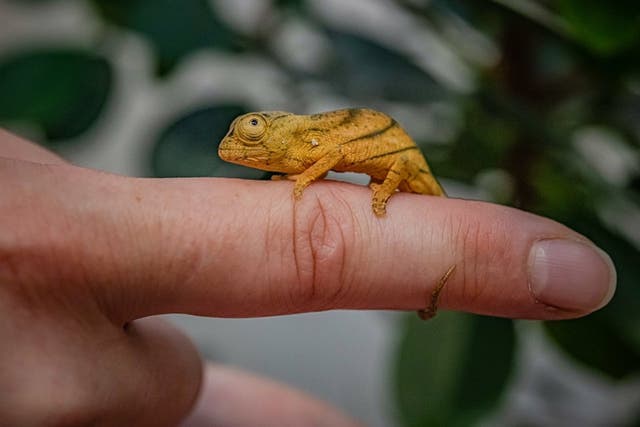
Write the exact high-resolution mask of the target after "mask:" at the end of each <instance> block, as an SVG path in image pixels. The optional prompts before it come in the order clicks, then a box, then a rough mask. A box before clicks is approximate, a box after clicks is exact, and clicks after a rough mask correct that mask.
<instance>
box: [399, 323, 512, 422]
mask: <svg viewBox="0 0 640 427" xmlns="http://www.w3.org/2000/svg"><path fill="white" fill-rule="evenodd" d="M515 345H516V342H515V331H514V327H513V322H512V321H510V320H507V319H498V318H492V317H481V316H473V315H469V314H462V313H453V312H444V313H439V314H438V316H436V317H435V318H434V319H432V320H429V321H428V322H426V323H425V322H423V321H421V320H419V319H417V317H416V316H411V317H410V318H408V319H407V321H406V323H405V325H404V333H403V337H402V341H401V343H400V348H399V354H398V358H397V360H396V376H395V379H396V387H397V399H398V406H399V409H400V414H401V417H402V421H403V424H404V425H405V426H407V427H428V426H443V425H446V426H469V425H473V424H475V423H477V422H478V421H479V420H481V419H482V418H484V417H486V416H487V415H489V414H490V413H491V412H492V411H493V410H495V409H496V408H497V407H498V405H499V404H500V400H501V399H500V398H501V397H502V395H503V394H504V391H505V386H506V384H507V381H508V379H509V376H510V374H511V372H512V371H513V369H514V355H515Z"/></svg>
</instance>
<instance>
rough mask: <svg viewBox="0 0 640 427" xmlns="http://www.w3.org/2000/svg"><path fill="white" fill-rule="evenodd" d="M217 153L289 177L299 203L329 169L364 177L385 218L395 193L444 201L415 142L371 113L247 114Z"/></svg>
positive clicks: (235, 123)
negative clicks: (367, 180) (437, 197)
mask: <svg viewBox="0 0 640 427" xmlns="http://www.w3.org/2000/svg"><path fill="white" fill-rule="evenodd" d="M218 154H219V156H220V157H221V158H222V159H223V160H226V161H228V162H231V163H237V164H240V165H244V166H250V167H253V168H256V169H261V170H266V171H271V172H281V173H284V174H286V175H287V178H289V179H292V180H295V182H296V183H295V186H294V196H295V198H296V199H300V197H302V192H303V191H304V189H305V188H306V187H307V186H308V185H309V184H311V183H312V182H313V181H315V180H317V179H321V178H323V177H324V176H325V175H326V174H327V172H329V171H330V170H334V171H337V172H347V171H348V172H359V173H365V174H367V175H369V176H370V177H371V183H370V187H371V188H372V190H373V197H372V204H371V205H372V208H373V212H374V213H375V214H376V215H377V216H383V215H384V214H385V212H386V205H387V201H388V200H389V197H391V196H392V195H393V193H395V192H396V190H400V191H406V192H411V193H419V194H430V195H435V196H445V192H444V190H443V189H442V187H441V186H440V184H439V183H438V181H437V180H436V179H435V178H434V176H433V175H432V174H431V171H430V169H429V166H428V165H427V161H426V160H425V158H424V156H423V155H422V153H421V152H420V149H419V148H418V147H417V146H416V144H415V142H413V140H412V139H411V137H409V135H407V133H406V132H405V131H404V130H403V129H402V128H401V127H400V126H399V125H398V123H397V122H396V121H395V120H393V119H392V118H391V117H389V116H387V115H386V114H384V113H380V112H377V111H373V110H369V109H347V110H337V111H331V112H327V113H320V114H313V115H295V114H291V113H285V112H281V111H266V112H259V113H249V114H245V115H242V116H239V117H238V118H236V119H235V120H234V121H233V123H232V124H231V128H230V129H229V133H228V134H227V136H225V138H224V139H223V140H222V142H221V143H220V147H219V149H218Z"/></svg>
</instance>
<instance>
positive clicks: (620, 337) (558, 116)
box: [0, 0, 640, 426]
mask: <svg viewBox="0 0 640 427" xmlns="http://www.w3.org/2000/svg"><path fill="white" fill-rule="evenodd" d="M13 1H14V2H16V3H17V2H19V1H18V0H13ZM33 2H35V0H31V3H33ZM39 2H40V3H44V2H45V1H44V0H40V1H39ZM25 3H26V2H25ZM86 3H87V4H88V5H89V6H90V7H91V8H93V10H94V11H95V13H96V14H97V16H99V17H100V19H101V20H102V23H103V25H104V26H105V28H107V29H120V30H126V31H130V32H133V33H135V34H137V35H138V36H140V37H141V38H143V39H144V40H146V41H147V43H149V45H150V46H151V50H152V52H153V55H154V57H153V58H154V63H155V73H156V78H157V79H159V80H163V79H168V78H170V77H171V76H172V73H174V71H175V69H176V67H178V66H179V65H180V63H181V61H183V60H184V58H186V57H188V56H189V55H190V54H192V53H194V52H195V51H202V50H210V51H217V52H225V53H227V54H229V55H235V56H238V57H239V58H240V57H244V56H247V55H257V56H259V57H261V58H264V59H266V60H267V61H270V62H271V63H272V64H274V66H275V67H277V68H278V69H279V71H281V72H282V73H283V74H284V75H285V76H286V78H287V85H288V87H289V89H290V90H291V92H292V93H297V92H300V91H301V89H300V88H302V87H304V85H308V84H310V83H312V84H319V85H322V87H323V88H324V90H328V91H331V92H332V93H334V94H335V95H336V96H339V97H340V99H343V100H346V101H348V102H349V103H350V104H351V105H355V106H357V105H367V106H374V107H378V108H384V106H385V105H391V104H393V105H401V106H405V107H407V108H411V107H415V106H424V105H446V106H448V108H449V109H453V111H455V114H454V117H457V119H455V120H457V125H455V126H453V128H454V129H455V131H454V132H450V135H446V136H445V137H444V138H442V137H441V139H444V140H441V141H438V143H436V144H434V143H433V141H432V140H430V139H429V138H424V139H423V140H419V141H418V143H419V144H420V145H421V146H422V147H423V148H424V149H425V152H427V153H428V155H429V158H430V163H431V165H432V167H433V169H434V170H435V171H436V173H437V175H438V176H440V177H443V178H445V179H448V181H449V182H452V181H457V182H460V183H464V184H466V185H468V186H472V187H480V188H481V189H482V190H483V191H484V193H485V194H487V197H488V198H489V199H491V200H493V201H496V202H499V203H504V204H508V205H512V206H515V207H518V208H521V209H525V210H528V211H531V212H535V213H538V214H541V215H545V216H549V217H551V218H554V219H556V220H558V221H560V222H562V223H564V224H566V225H568V226H570V227H572V228H574V229H576V230H577V231H579V232H581V233H584V234H585V235H587V236H588V237H589V238H591V239H592V240H593V241H594V242H595V243H597V244H598V245H599V246H600V247H602V248H603V249H605V250H606V251H607V252H608V253H609V254H611V255H612V258H613V260H614V262H615V264H616V267H617V270H618V274H619V282H618V292H617V294H616V296H615V298H614V300H613V301H612V303H611V304H610V305H609V306H608V307H607V308H605V309H604V310H601V311H599V312H597V313H595V314H593V315H591V316H588V317H586V318H584V319H579V320H572V321H563V322H549V323H545V324H544V325H543V329H544V331H545V333H546V336H547V337H548V338H549V339H550V340H551V342H553V343H554V345H556V346H557V348H559V349H561V350H562V351H563V352H565V353H566V354H567V355H568V356H569V357H570V358H571V360H573V361H574V362H575V364H576V365H577V366H578V367H579V369H585V370H592V371H594V372H597V373H599V374H600V375H602V376H604V377H607V378H610V380H611V381H613V382H624V381H630V379H632V378H634V377H635V378H637V376H638V374H639V372H640V252H639V250H638V243H639V242H638V240H637V238H636V240H635V241H634V238H633V237H630V235H629V230H630V229H633V227H634V226H635V227H636V228H640V162H639V161H638V159H639V158H640V154H639V152H640V4H639V3H638V2H637V1H633V0H622V1H617V2H601V1H597V0H558V1H556V2H550V1H542V0H539V1H534V0H529V1H527V0H522V1H518V0H500V1H498V0H496V1H470V0H469V1H462V0H457V1H456V0H432V1H415V0H414V1H410V0H398V1H395V2H393V4H394V7H395V8H396V9H397V10H400V11H402V12H404V13H406V14H408V15H409V16H411V17H412V19H415V20H416V21H417V22H419V23H420V25H421V26H423V27H424V28H425V29H428V30H429V31H432V32H433V33H434V34H436V35H437V36H438V37H441V38H442V40H444V41H445V43H446V44H447V46H448V48H449V49H450V50H451V51H452V52H453V53H454V54H455V56H456V60H458V61H460V62H461V63H462V64H464V65H465V67H466V69H468V70H470V74H471V81H472V82H473V84H472V87H471V88H470V89H469V88H464V87H457V86H456V85H455V84H453V85H452V84H447V83H446V82H443V79H442V78H441V76H440V77H438V76H435V75H433V73H431V72H430V71H429V70H428V69H426V68H425V67H423V66H420V65H418V64H417V63H416V61H415V58H412V57H411V55H408V54H407V50H406V49H401V48H400V46H398V48H397V49H395V48H391V47H389V46H388V45H383V44H381V43H380V41H378V39H377V38H375V37H367V36H366V35H363V34H362V33H361V32H356V31H353V32H350V31H345V30H344V29H336V28H333V27H331V26H329V25H327V24H326V22H325V21H324V20H322V19H320V18H319V17H318V16H317V14H316V13H315V12H314V8H313V7H311V6H312V4H313V3H314V2H313V1H304V0H278V1H274V2H272V4H271V5H270V6H269V7H268V8H266V9H265V14H268V15H265V16H267V17H268V19H267V18H265V19H263V20H260V21H259V22H258V23H256V24H255V27H254V28H251V29H250V31H247V30H246V29H245V30H242V31H240V30H239V29H237V28H235V27H234V25H232V24H230V23H228V22H227V21H225V20H224V19H223V18H222V17H220V16H219V15H218V13H217V12H216V10H215V8H213V7H211V3H210V2H209V1H206V0H183V1H180V2H176V1H172V0H156V1H151V0H131V1H124V0H109V1H107V0H86ZM267 3H268V2H267ZM292 17H294V18H295V19H297V20H299V21H300V22H302V23H304V25H307V26H309V27H310V28H313V29H314V31H316V32H318V33H319V34H321V35H322V37H323V38H324V40H326V42H327V43H328V49H327V50H328V52H327V53H326V55H327V57H326V58H324V60H323V61H321V63H320V65H319V66H316V67H312V68H305V67H298V66H296V65H295V64H293V63H291V62H288V61H286V60H283V57H282V55H280V54H278V53H277V51H276V50H275V49H274V46H273V43H270V39H269V38H270V36H271V35H273V34H275V33H277V32H278V30H279V27H280V26H282V25H283V23H284V22H285V21H286V20H287V19H291V18H292ZM460 28H464V29H467V30H469V31H470V32H471V33H475V34H479V35H481V37H482V39H483V40H485V42H486V41H488V43H489V44H490V45H491V46H492V49H493V50H495V53H496V59H495V60H491V59H490V58H489V59H487V57H490V56H491V55H486V56H487V57H484V58H480V59H478V55H476V54H473V51H471V50H470V49H469V48H470V47H473V46H471V44H473V43H472V42H470V45H467V44H465V43H467V42H465V41H463V42H461V41H460V38H456V37H453V36H452V34H453V32H452V31H453V30H459V29H460ZM416 37H417V38H419V37H421V36H420V35H419V34H416ZM418 42H419V40H418ZM100 43H101V40H99V39H98V40H96V41H95V42H94V44H95V46H93V47H92V46H91V43H89V45H87V44H86V43H85V44H83V45H82V46H83V47H77V48H70V47H69V46H67V45H65V46H56V45H55V44H48V45H42V46H36V47H29V48H25V49H21V50H19V51H11V52H5V53H4V54H3V55H2V56H0V124H3V125H4V126H7V127H9V128H15V129H22V128H23V127H24V125H25V124H26V125H28V126H30V127H31V128H37V129H40V133H41V134H42V135H43V140H42V141H41V142H42V143H45V144H48V145H50V146H52V147H54V148H56V147H60V146H61V145H62V144H73V143H74V141H78V140H81V139H78V138H77V137H78V136H81V135H82V134H83V133H85V132H87V131H89V130H90V129H91V128H92V126H94V125H95V122H96V121H97V120H98V119H99V118H100V116H101V114H102V112H103V111H104V107H105V106H106V105H108V103H109V100H110V93H111V91H112V90H113V85H114V78H115V76H114V70H113V65H112V64H111V63H110V61H109V60H108V59H107V58H106V57H105V56H103V55H102V54H101V53H100V52H101V49H100ZM483 43H484V42H483ZM489 51H491V49H489ZM301 99H302V100H303V101H301V102H298V104H295V103H294V102H293V101H292V105H298V106H299V108H301V109H304V108H305V106H306V105H305V103H304V96H302V97H301ZM253 107H254V106H253V105H251V104H249V103H247V102H244V101H242V102H240V101H239V102H227V101H220V102H219V103H214V104H210V105H203V106H202V107H201V108H197V109H195V110H193V109H192V110H188V111H184V112H183V113H182V114H181V115H180V116H179V117H176V118H174V120H173V122H172V123H166V124H165V125H164V130H162V131H161V132H159V133H158V136H157V141H156V142H155V145H154V149H153V152H152V154H151V155H150V160H149V165H150V167H151V169H152V170H153V173H154V175H156V176H203V175H204V176H236V177H245V178H265V176H264V174H262V173H261V172H256V171H253V170H249V169H244V168H240V167H234V166H230V165H224V164H222V163H221V162H216V161H215V159H213V158H212V156H211V153H215V150H216V147H215V145H214V144H212V141H218V140H219V139H220V138H221V137H222V136H223V135H224V133H225V132H226V130H227V128H228V125H229V123H230V121H231V120H232V119H233V117H235V116H236V115H238V114H240V113H243V112H245V111H250V110H253V109H254V108H253ZM447 117H448V116H447V115H445V117H444V120H443V124H444V123H445V122H446V119H447ZM584 135H592V139H593V135H595V139H596V142H595V147H596V148H597V149H598V150H599V151H597V153H601V156H597V155H596V156H594V155H589V154H588V152H585V150H584V149H582V148H581V147H583V145H581V136H582V137H583V138H584ZM583 142H584V141H583ZM611 156H613V157H616V156H618V157H621V158H623V159H625V162H623V163H622V164H623V165H624V167H623V166H620V163H619V166H617V167H618V168H622V169H620V170H617V171H614V172H615V173H614V174H611V173H608V172H607V168H606V167H603V166H602V162H604V161H605V160H606V159H607V158H610V157H611ZM605 166H606V165H605ZM608 168H609V170H610V169H611V168H612V166H608ZM613 168H614V169H615V168H616V166H613ZM487 177H489V178H490V179H488V178H487ZM618 207H623V209H624V212H623V215H622V216H620V215H617V216H615V215H614V216H612V215H611V214H610V213H611V211H612V210H615V211H617V210H618ZM620 209H622V208H620ZM617 213H618V214H619V213H620V212H617ZM621 217H622V218H623V220H622V221H621V220H620V218H621ZM403 328H404V335H403V339H402V341H401V343H400V345H399V349H398V357H397V366H396V369H395V372H396V381H395V384H396V396H397V407H398V411H399V418H400V419H401V420H402V422H403V423H404V425H406V426H439V425H460V426H464V425H474V424H477V422H478V421H479V420H482V419H485V417H487V416H488V415H490V414H491V413H492V412H493V411H495V410H496V409H497V408H498V407H499V406H500V404H501V402H502V401H503V395H504V394H505V393H506V391H507V390H508V385H509V381H510V378H512V377H513V375H514V370H515V369H516V368H517V365H516V363H515V360H516V357H515V356H516V355H517V350H518V347H519V346H518V342H517V340H516V339H515V330H514V325H513V322H512V321H509V320H503V319H489V318H483V317H478V316H470V315H464V314H453V313H447V314H442V315H440V316H439V317H438V318H437V319H436V320H434V321H432V322H430V323H428V324H417V322H416V321H415V320H413V319H409V318H408V319H407V320H406V322H405V323H404V325H403ZM637 422H638V421H636V423H637ZM630 425H632V424H630ZM636 425H637V424H636Z"/></svg>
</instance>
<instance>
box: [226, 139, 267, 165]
mask: <svg viewBox="0 0 640 427" xmlns="http://www.w3.org/2000/svg"><path fill="white" fill-rule="evenodd" d="M218 156H220V158H221V159H222V160H224V161H227V162H230V163H236V164H239V165H244V166H252V165H255V164H261V163H263V162H264V161H265V160H266V157H265V154H264V153H263V152H259V150H252V149H251V148H248V147H241V148H238V147H234V146H231V147H229V146H225V141H223V142H222V144H220V147H218Z"/></svg>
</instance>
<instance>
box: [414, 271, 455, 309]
mask: <svg viewBox="0 0 640 427" xmlns="http://www.w3.org/2000/svg"><path fill="white" fill-rule="evenodd" d="M455 269H456V265H455V264H453V265H452V266H451V267H449V269H448V270H447V272H446V273H444V276H442V277H441V278H440V280H439V281H438V284H437V285H436V287H435V288H433V291H431V295H430V297H429V304H428V305H427V308H424V309H422V310H418V316H419V317H420V318H421V319H422V320H429V319H431V318H433V317H434V316H435V315H436V313H438V300H439V299H440V292H442V288H444V285H445V284H446V283H447V281H448V280H449V278H450V277H451V275H452V274H453V272H454V271H455Z"/></svg>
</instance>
